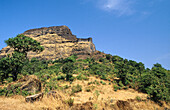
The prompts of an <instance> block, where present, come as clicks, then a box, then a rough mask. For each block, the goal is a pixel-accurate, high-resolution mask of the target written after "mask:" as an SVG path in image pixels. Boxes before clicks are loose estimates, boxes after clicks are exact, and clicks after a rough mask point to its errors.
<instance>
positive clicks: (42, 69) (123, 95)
mask: <svg viewBox="0 0 170 110" xmlns="http://www.w3.org/2000/svg"><path fill="white" fill-rule="evenodd" d="M57 30H62V31H60V32H59V31H57ZM43 32H47V33H45V34H44V33H43ZM52 35H54V36H55V38H56V39H58V40H56V41H60V40H61V39H62V41H60V42H59V43H55V44H53V46H52V47H50V46H47V45H45V44H46V43H47V44H48V45H49V44H50V43H49V42H50V41H52V40H49V38H50V39H51V38H52ZM50 36H51V37H50ZM62 36H63V37H62ZM42 39H43V40H42ZM59 39H60V40H59ZM36 40H37V41H39V42H40V41H41V40H42V41H41V42H40V43H39V42H37V41H36ZM5 42H6V43H7V44H8V45H9V46H8V47H6V48H4V49H2V50H1V55H2V58H1V59H0V109H3V110H9V109H16V110H17V109H23V110H24V109H25V110H28V109H37V110H67V109H71V110H93V109H98V110H141V109H144V110H155V109H158V110H166V109H170V105H169V101H170V87H169V84H170V70H166V69H165V68H163V67H162V66H161V64H158V63H157V64H154V65H153V67H152V68H151V69H149V68H145V66H144V64H143V63H142V62H136V61H132V60H128V59H123V58H121V57H119V56H112V55H110V54H105V53H102V52H99V51H97V50H95V46H94V44H93V43H92V39H91V38H89V39H80V38H79V39H78V38H76V37H75V36H74V35H72V34H71V31H69V29H68V27H66V26H61V27H49V28H40V29H33V30H29V31H26V32H24V33H23V34H21V35H18V36H17V37H15V38H10V39H8V40H7V41H5ZM55 45H59V46H58V47H57V46H56V47H57V48H59V49H62V48H63V47H62V45H64V48H65V47H68V48H67V49H66V50H67V51H69V52H72V53H69V54H67V52H66V53H64V54H62V56H60V55H58V56H57V54H55V52H56V51H55V50H56V49H55V48H54V47H55ZM70 45H72V46H70ZM69 46H70V47H69ZM80 47H81V48H82V49H80V50H76V51H73V50H74V49H75V48H80ZM92 47H93V48H92ZM7 48H8V49H7ZM5 49H7V50H5ZM70 49H71V51H70ZM35 52H38V53H35ZM47 52H49V53H50V52H51V53H50V54H52V53H53V56H52V55H50V54H49V55H48V53H47ZM33 53H34V54H33ZM57 53H59V54H60V53H61V51H57ZM7 54H10V55H7ZM43 54H46V55H45V56H44V55H43ZM3 55H4V56H3ZM49 56H50V57H49Z"/></svg>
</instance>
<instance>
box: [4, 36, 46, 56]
mask: <svg viewBox="0 0 170 110" xmlns="http://www.w3.org/2000/svg"><path fill="white" fill-rule="evenodd" d="M5 43H6V44H7V45H8V46H10V47H11V48H13V49H14V51H16V52H19V53H23V54H24V55H25V56H26V57H27V53H28V52H29V51H33V52H37V53H39V52H42V51H43V50H44V47H43V46H41V45H40V43H39V42H37V41H36V40H33V39H32V38H30V37H27V36H25V35H23V34H19V35H17V36H16V37H14V38H9V39H8V40H6V41H5Z"/></svg>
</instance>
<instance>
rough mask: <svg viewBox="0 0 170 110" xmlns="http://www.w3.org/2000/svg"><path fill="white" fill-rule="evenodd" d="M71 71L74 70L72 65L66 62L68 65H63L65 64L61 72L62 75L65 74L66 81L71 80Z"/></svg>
mask: <svg viewBox="0 0 170 110" xmlns="http://www.w3.org/2000/svg"><path fill="white" fill-rule="evenodd" d="M73 70H74V65H73V63H71V62H68V63H65V64H64V65H63V67H62V71H63V73H64V74H66V80H67V81H69V80H71V78H72V77H73V76H72V73H73Z"/></svg>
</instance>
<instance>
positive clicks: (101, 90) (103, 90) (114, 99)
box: [0, 77, 170, 110]
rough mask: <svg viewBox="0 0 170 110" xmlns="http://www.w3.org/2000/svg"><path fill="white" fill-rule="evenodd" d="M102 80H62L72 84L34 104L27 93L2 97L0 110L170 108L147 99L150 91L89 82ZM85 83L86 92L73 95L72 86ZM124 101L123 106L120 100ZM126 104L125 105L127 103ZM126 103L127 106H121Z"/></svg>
mask: <svg viewBox="0 0 170 110" xmlns="http://www.w3.org/2000/svg"><path fill="white" fill-rule="evenodd" d="M95 80H96V81H98V82H100V81H101V79H99V78H95V77H89V80H86V81H80V80H75V81H74V82H73V83H72V84H70V83H69V82H61V84H60V85H61V86H63V85H68V86H70V87H69V88H68V89H66V90H62V91H56V92H57V96H56V98H53V97H49V98H47V96H44V98H43V99H42V100H41V101H37V102H34V103H26V102H25V98H24V97H23V96H13V97H9V98H7V97H0V110H75V109H76V110H80V109H82V108H83V109H84V110H90V109H92V108H93V109H97V110H102V109H103V108H104V109H105V110H126V109H127V108H131V109H133V110H142V109H143V110H155V109H158V110H164V109H165V107H167V108H170V106H169V105H167V104H164V105H163V107H160V106H159V105H158V104H156V103H154V102H153V101H150V100H147V94H144V93H139V92H137V91H135V90H133V89H128V90H118V91H117V92H115V91H114V90H113V85H112V84H110V85H109V81H104V80H102V81H103V82H105V83H106V85H102V84H101V83H100V85H97V84H90V85H89V84H88V83H89V82H94V81H95ZM77 84H79V85H81V86H82V91H81V92H78V93H75V94H74V95H71V96H70V93H71V88H72V87H73V86H75V85H77ZM88 87H94V88H93V89H91V90H90V91H86V88H88ZM136 97H140V99H141V100H137V98H136ZM70 98H72V99H74V104H73V106H72V107H70V106H69V105H68V104H67V101H68V100H69V99H70ZM120 101H123V102H124V103H123V104H122V105H121V103H120V104H118V102H120ZM124 104H125V105H124ZM122 106H125V108H121V107H122Z"/></svg>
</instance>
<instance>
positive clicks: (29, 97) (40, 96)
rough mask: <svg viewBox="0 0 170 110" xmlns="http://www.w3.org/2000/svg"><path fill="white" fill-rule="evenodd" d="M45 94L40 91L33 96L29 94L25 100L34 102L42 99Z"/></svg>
mask: <svg viewBox="0 0 170 110" xmlns="http://www.w3.org/2000/svg"><path fill="white" fill-rule="evenodd" d="M43 95H44V93H39V94H34V95H31V96H27V97H26V98H25V101H26V102H31V103H33V102H35V101H40V100H42V98H43Z"/></svg>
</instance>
